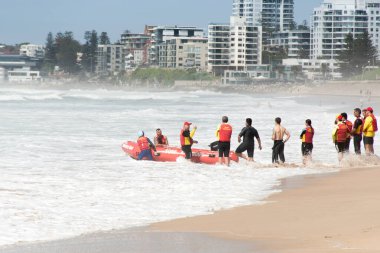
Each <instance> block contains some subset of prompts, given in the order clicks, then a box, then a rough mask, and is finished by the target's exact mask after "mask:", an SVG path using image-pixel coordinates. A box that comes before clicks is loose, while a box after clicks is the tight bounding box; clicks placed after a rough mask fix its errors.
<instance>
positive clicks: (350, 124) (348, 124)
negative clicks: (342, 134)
mask: <svg viewBox="0 0 380 253" xmlns="http://www.w3.org/2000/svg"><path fill="white" fill-rule="evenodd" d="M341 115H342V120H343V123H344V124H346V125H347V127H348V131H350V133H349V134H348V135H347V140H346V148H345V152H350V143H351V131H352V127H353V124H352V122H351V121H349V120H348V115H347V113H345V112H343V113H342V114H341Z"/></svg>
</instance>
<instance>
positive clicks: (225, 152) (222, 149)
mask: <svg viewBox="0 0 380 253" xmlns="http://www.w3.org/2000/svg"><path fill="white" fill-rule="evenodd" d="M230 149H231V143H230V142H223V141H220V142H219V143H218V150H219V157H223V156H224V157H230Z"/></svg>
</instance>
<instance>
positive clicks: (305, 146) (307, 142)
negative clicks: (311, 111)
mask: <svg viewBox="0 0 380 253" xmlns="http://www.w3.org/2000/svg"><path fill="white" fill-rule="evenodd" d="M305 126H306V128H305V129H303V131H302V133H301V136H300V138H301V140H302V146H301V151H302V156H303V164H306V163H307V161H311V155H312V153H313V138H314V128H313V127H312V125H311V120H310V119H307V120H306V121H305Z"/></svg>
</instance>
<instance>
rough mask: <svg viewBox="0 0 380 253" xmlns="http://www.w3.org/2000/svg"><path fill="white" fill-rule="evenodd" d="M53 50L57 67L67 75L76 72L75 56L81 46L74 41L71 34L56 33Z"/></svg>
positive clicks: (77, 68)
mask: <svg viewBox="0 0 380 253" xmlns="http://www.w3.org/2000/svg"><path fill="white" fill-rule="evenodd" d="M55 48H56V57H57V65H58V66H59V67H60V68H61V69H62V70H64V71H65V72H67V73H71V74H72V73H76V72H78V71H79V66H78V64H77V54H78V52H80V51H81V45H80V43H79V42H78V41H77V40H75V39H74V36H73V33H72V32H65V33H63V34H62V33H58V34H57V35H56V37H55Z"/></svg>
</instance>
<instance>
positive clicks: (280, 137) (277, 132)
mask: <svg viewBox="0 0 380 253" xmlns="http://www.w3.org/2000/svg"><path fill="white" fill-rule="evenodd" d="M274 121H275V126H274V128H273V134H272V140H273V142H274V144H273V148H272V149H273V152H272V163H279V158H280V161H281V163H285V154H284V149H285V143H286V142H287V141H288V140H289V138H290V133H289V131H288V130H286V128H285V127H283V126H281V118H276V119H275V120H274ZM285 136H286V138H285V139H284V137H285Z"/></svg>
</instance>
